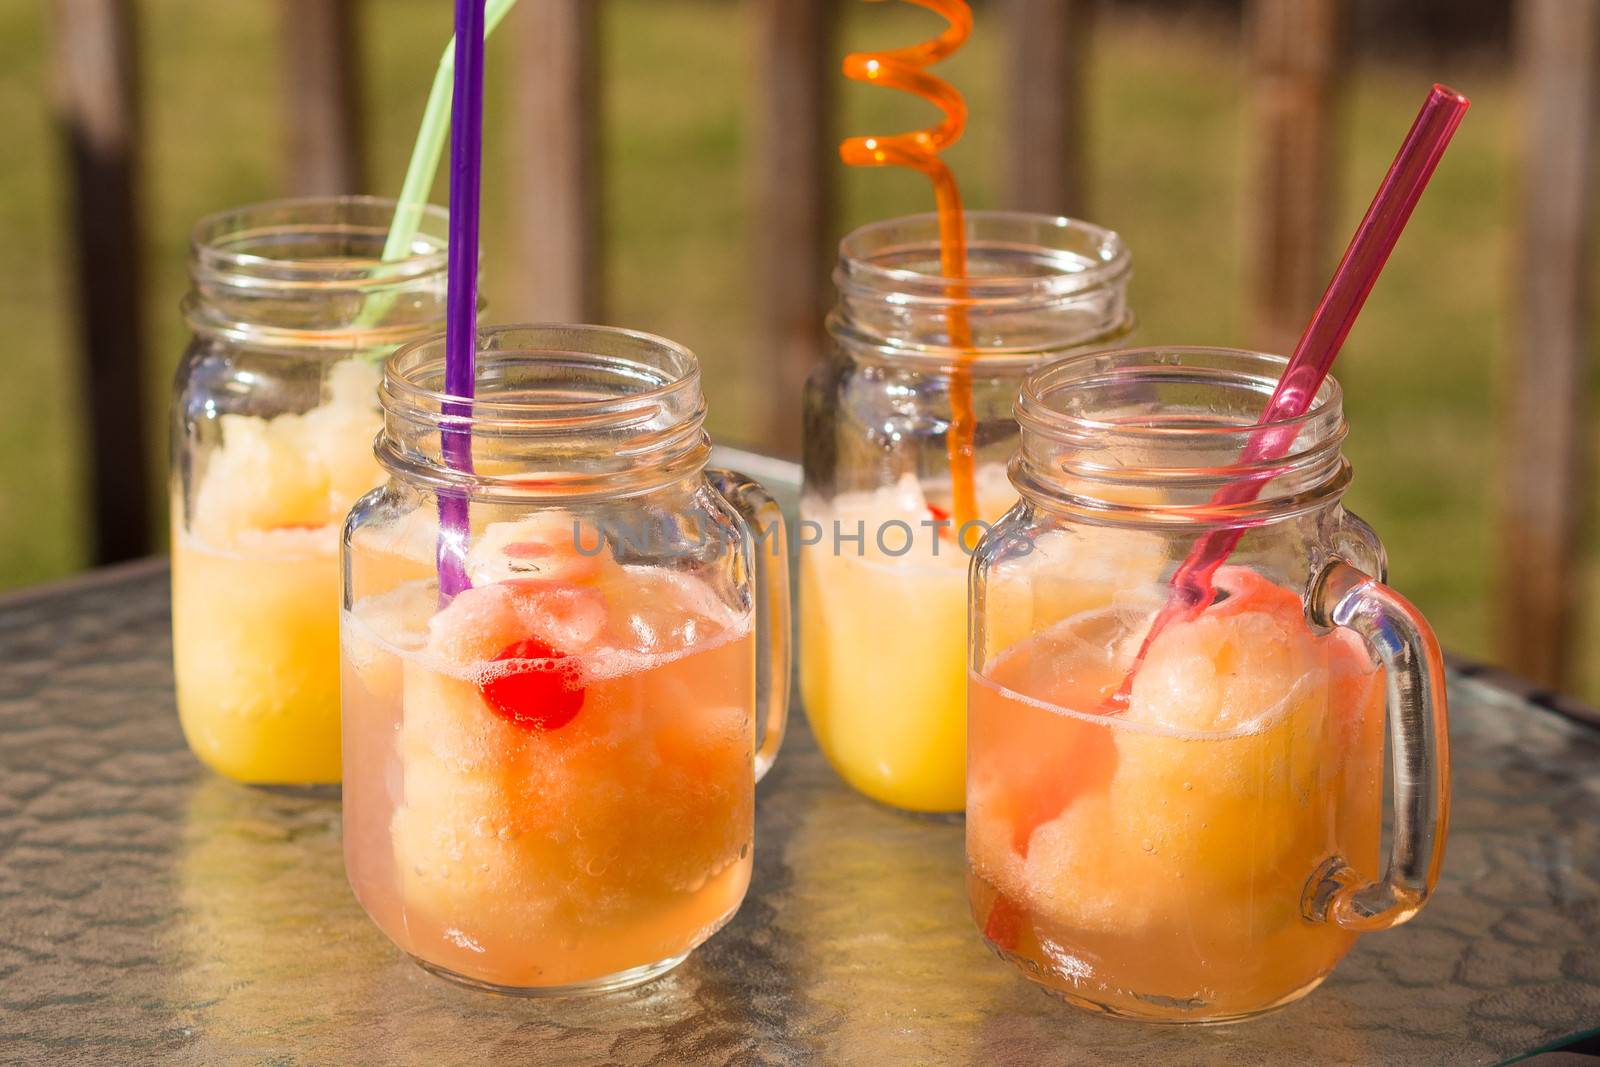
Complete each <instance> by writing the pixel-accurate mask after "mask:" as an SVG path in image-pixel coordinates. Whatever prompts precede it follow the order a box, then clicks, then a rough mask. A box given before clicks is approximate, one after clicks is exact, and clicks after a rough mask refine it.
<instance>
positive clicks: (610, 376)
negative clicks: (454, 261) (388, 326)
mask: <svg viewBox="0 0 1600 1067" xmlns="http://www.w3.org/2000/svg"><path fill="white" fill-rule="evenodd" d="M476 372H477V388H476V390H475V392H476V394H477V395H476V396H473V397H464V396H460V395H458V394H455V393H451V392H449V391H447V390H446V389H444V388H443V383H444V380H445V339H444V335H443V334H435V335H433V336H431V337H427V338H423V339H421V340H418V341H413V342H411V343H410V344H406V345H403V346H401V347H400V348H399V349H398V350H396V352H395V353H394V354H393V355H392V356H390V357H389V358H388V360H386V361H385V363H384V375H383V383H382V385H380V386H379V389H378V398H379V402H380V403H381V405H382V407H383V411H384V431H383V433H382V434H380V435H379V438H378V443H377V456H378V461H379V462H380V463H381V464H383V465H384V466H385V467H386V468H388V469H389V470H390V471H392V472H395V473H397V474H403V475H404V476H405V477H406V478H408V479H409V480H411V481H413V482H416V483H418V484H425V485H433V486H435V487H452V488H453V489H455V490H459V491H463V492H468V493H473V494H479V495H484V496H491V495H495V494H503V493H510V494H514V495H528V494H535V495H567V496H583V495H608V496H616V495H625V494H631V493H637V492H643V491H647V490H649V489H650V488H652V487H654V486H657V485H662V484H666V483H668V482H671V481H675V480H678V479H681V478H682V477H684V476H685V475H687V474H689V473H691V472H693V471H697V470H699V469H701V468H702V467H703V466H704V464H705V459H706V456H707V455H708V454H709V450H710V445H709V442H708V441H707V438H706V434H705V429H704V426H705V415H706V403H705V397H704V396H703V395H702V393H701V391H700V367H699V363H698V361H697V360H696V359H695V357H694V353H693V352H691V351H690V350H689V349H688V348H686V347H685V346H683V345H681V344H678V343H677V342H676V341H671V340H668V339H667V338H665V337H658V336H656V335H654V334H649V333H644V332H642V331H639V330H629V329H623V328H621V327H616V326H594V325H584V324H565V323H530V324H519V323H512V324H504V325H496V326H484V327H480V328H479V329H478V350H477V366H476ZM452 434H470V435H471V437H472V438H473V439H474V440H478V441H482V442H484V443H485V444H486V447H489V448H491V450H494V451H496V452H497V453H498V454H499V456H500V457H501V458H502V459H506V458H509V457H515V459H516V465H515V469H502V470H487V469H478V470H474V469H472V468H471V467H468V468H466V469H459V468H457V467H456V466H455V465H454V464H453V463H452V462H450V461H449V460H448V459H447V458H446V457H445V455H444V452H443V448H444V440H445V438H446V437H448V436H450V435H452Z"/></svg>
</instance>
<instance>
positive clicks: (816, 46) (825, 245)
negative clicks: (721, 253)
mask: <svg viewBox="0 0 1600 1067" xmlns="http://www.w3.org/2000/svg"><path fill="white" fill-rule="evenodd" d="M836 10H837V4H836V3H835V2H834V0H757V3H756V12H757V13H756V18H757V33H758V45H757V49H756V54H757V63H758V64H759V67H758V70H759V74H758V77H757V85H758V90H759V93H760V99H759V104H758V109H759V110H758V111H757V116H756V121H757V127H756V131H755V142H756V181H757V196H756V216H755V218H756V226H755V233H756V256H757V269H756V286H757V293H756V299H757V314H758V322H759V331H760V332H759V334H758V337H759V342H758V345H759V351H760V352H761V355H762V362H763V363H764V364H765V368H764V370H763V372H762V380H763V382H764V385H763V387H762V389H761V393H760V395H761V396H763V397H765V398H767V400H766V402H767V405H768V406H767V409H766V411H765V412H763V413H762V415H763V417H761V418H760V419H759V421H758V422H757V425H765V426H767V427H769V434H768V436H767V439H766V440H763V441H758V442H751V443H752V444H759V445H762V446H765V447H768V448H773V449H776V450H777V451H778V452H779V453H781V454H783V455H788V456H794V455H798V454H799V450H800V396H801V392H802V390H803V387H804V385H805V380H806V376H807V375H808V374H809V373H810V372H811V368H812V367H813V366H815V365H816V363H817V361H818V360H820V359H821V358H822V351H823V337H824V333H823V327H822V319H823V315H824V313H825V312H826V309H827V305H828V301H829V284H828V276H829V270H830V266H831V264H832V262H833V259H834V249H833V247H832V246H831V245H830V243H829V240H828V237H829V222H830V207H831V202H832V196H831V195H830V192H831V187H832V175H833V168H834V166H835V162H834V161H835V160H837V159H838V153H837V146H836V145H834V144H833V143H832V142H831V140H830V138H829V129H830V123H829V117H830V109H831V106H832V101H833V86H834V82H835V80H836V79H837V77H838V74H837V71H836V70H835V65H836V64H835V59H836V57H835V56H834V55H833V53H832V40H833V25H834V15H835V13H836Z"/></svg>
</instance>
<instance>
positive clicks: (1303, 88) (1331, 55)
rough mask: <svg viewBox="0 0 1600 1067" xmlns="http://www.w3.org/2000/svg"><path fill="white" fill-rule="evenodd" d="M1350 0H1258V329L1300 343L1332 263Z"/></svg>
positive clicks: (1252, 26)
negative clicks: (1337, 123) (1337, 127)
mask: <svg viewBox="0 0 1600 1067" xmlns="http://www.w3.org/2000/svg"><path fill="white" fill-rule="evenodd" d="M1343 9H1344V3H1343V0H1250V3H1249V5H1248V7H1247V10H1246V16H1245V17H1246V20H1247V32H1248V34H1249V38H1250V51H1251V56H1252V65H1253V82H1254V86H1253V92H1252V106H1253V110H1254V112H1255V114H1254V118H1253V121H1254V126H1255V138H1254V148H1253V155H1254V160H1253V167H1252V176H1251V181H1252V184H1253V190H1252V195H1251V198H1250V203H1251V206H1252V212H1253V215H1252V222H1251V224H1250V225H1251V234H1250V237H1251V240H1250V262H1249V268H1250V272H1251V273H1250V282H1249V293H1250V301H1251V306H1250V316H1249V321H1250V329H1251V332H1252V335H1253V337H1254V338H1255V343H1256V344H1257V345H1259V346H1260V347H1261V348H1263V349H1264V350H1266V351H1268V352H1280V353H1285V354H1287V353H1288V352H1291V351H1293V350H1294V346H1295V343H1296V342H1297V341H1298V340H1299V339H1300V331H1301V330H1302V329H1303V328H1304V327H1305V324H1306V321H1307V320H1308V319H1310V317H1311V312H1312V311H1313V310H1315V308H1316V306H1317V298H1318V297H1319V296H1320V294H1321V293H1322V290H1323V288H1324V287H1325V286H1326V285H1327V284H1328V279H1329V277H1330V276H1331V275H1332V273H1333V264H1332V263H1331V262H1329V260H1328V235H1329V227H1330V223H1331V220H1332V217H1333V216H1332V213H1333V207H1334V193H1335V189H1334V181H1333V175H1334V169H1335V158H1334V157H1335V152H1334V132H1335V131H1334V120H1335V110H1336V109H1335V97H1336V94H1337V88H1338V86H1337V82H1338V76H1339V53H1340V46H1341V38H1342V37H1343V34H1342V32H1341V22H1342V18H1343V14H1344V11H1343Z"/></svg>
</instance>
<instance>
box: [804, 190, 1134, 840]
mask: <svg viewBox="0 0 1600 1067" xmlns="http://www.w3.org/2000/svg"><path fill="white" fill-rule="evenodd" d="M966 226H967V265H968V273H969V278H968V280H966V281H965V282H963V283H962V284H961V285H960V286H959V287H954V286H952V283H951V279H949V278H945V277H943V276H942V275H941V274H940V273H939V270H940V267H939V263H940V259H939V234H938V224H937V219H936V217H935V216H932V215H927V216H919V217H915V218H907V219H896V220H892V221H889V222H883V223H877V224H874V225H871V226H866V227H864V228H862V229H860V230H857V231H856V232H855V233H852V234H851V235H850V236H849V237H847V238H845V240H844V243H843V244H842V246H841V257H840V265H839V270H838V272H837V273H836V279H837V282H838V286H839V305H838V307H837V309H836V310H835V311H834V313H833V314H832V316H830V318H829V322H828V329H829V333H830V334H831V336H832V338H833V348H832V354H831V358H830V359H829V361H828V362H827V363H826V364H825V365H824V366H822V367H821V368H819V369H818V370H817V372H816V373H815V374H814V375H813V376H812V378H811V380H810V381H809V382H808V383H807V387H806V398H805V491H804V496H803V499H802V503H801V514H802V518H803V519H804V520H805V521H804V523H803V524H802V526H801V528H800V531H799V535H798V536H799V539H800V575H801V578H800V581H801V594H800V626H801V643H800V656H801V660H800V682H801V692H802V697H803V700H804V703H805V707H806V716H807V718H808V720H809V721H810V724H811V728H812V731H813V732H814V733H815V734H816V737H817V741H818V743H819V744H820V745H821V747H822V750H823V752H824V753H825V754H826V755H827V757H828V760H829V761H830V762H831V763H832V764H833V766H834V768H835V769H836V770H838V772H839V773H840V774H841V775H842V776H843V777H844V778H845V780H846V781H848V782H849V783H850V784H851V785H852V786H854V787H855V788H856V789H859V790H860V791H862V792H863V793H865V794H866V795H867V796H869V797H872V798H873V799H875V800H878V801H881V802H883V803H885V804H890V805H893V806H895V807H899V808H905V809H908V810H911V811H919V812H957V811H960V810H961V808H962V805H963V797H964V790H965V737H966V679H965V663H966V656H965V649H966V637H967V621H966V603H967V570H968V564H969V562H970V556H969V554H970V549H971V547H972V546H973V545H974V544H976V542H977V539H978V537H979V536H980V535H981V533H982V531H983V529H984V528H985V525H986V524H987V523H989V522H993V521H994V520H996V519H998V518H999V517H1000V516H1001V515H1002V514H1003V513H1004V512H1005V510H1006V509H1007V508H1008V507H1010V506H1011V504H1012V503H1013V502H1014V501H1015V499H1016V494H1015V492H1014V491H1013V490H1012V488H1011V486H1010V484H1009V482H1008V481H1007V478H1006V473H1005V463H1006V460H1007V459H1008V458H1009V456H1010V454H1011V452H1012V451H1013V450H1014V448H1015V444H1016V433H1017V428H1016V423H1015V421H1014V420H1013V418H1012V413H1011V406H1012V401H1013V399H1014V398H1015V395H1016V390H1017V387H1018V385H1019V383H1020V382H1021V379H1022V375H1023V374H1025V373H1026V372H1027V370H1028V369H1029V368H1030V367H1032V366H1034V365H1035V364H1036V363H1038V362H1039V361H1040V360H1043V359H1047V358H1049V357H1051V356H1055V355H1060V354H1062V353H1064V352H1068V351H1071V350H1073V349H1075V348H1079V347H1080V346H1085V345H1093V344H1096V343H1101V344H1103V343H1105V342H1107V341H1108V340H1110V339H1112V338H1116V337H1119V336H1122V335H1124V334H1125V333H1126V332H1127V331H1128V329H1129V328H1130V325H1131V318H1130V313H1129V311H1128V308H1127V304H1126V287H1127V281H1128V276H1129V269H1130V268H1129V257H1128V253H1127V250H1126V249H1125V248H1124V246H1123V244H1122V242H1121V240H1120V239H1119V238H1118V237H1117V235H1116V234H1114V233H1111V232H1109V231H1107V230H1102V229H1100V228H1098V227H1095V226H1090V225H1088V224H1085V223H1082V222H1076V221H1069V220H1066V219H1061V218H1055V217H1046V216H1037V215H1025V214H1011V213H999V212H971V213H969V214H967V216H966ZM954 314H961V315H963V316H964V317H965V318H964V322H965V323H966V329H968V330H970V335H971V342H972V343H971V345H970V346H968V347H962V348H957V347H954V346H953V345H952V343H951V340H950V333H951V316H952V315H954ZM957 375H961V376H964V377H965V378H966V380H967V385H968V386H969V387H970V393H971V398H972V407H973V411H972V415H973V422H972V438H973V455H972V464H973V467H974V470H973V471H972V474H971V477H972V481H973V485H974V488H975V496H976V508H975V513H974V517H973V518H971V519H966V520H963V519H962V517H961V516H959V515H958V514H956V507H955V503H954V499H953V497H954V494H953V492H952V473H951V463H950V458H949V441H950V435H951V433H952V432H953V431H952V422H953V417H954V410H953V383H954V381H955V378H956V376H957ZM1091 603H1097V601H1093V602H1091ZM1085 606H1091V604H1085Z"/></svg>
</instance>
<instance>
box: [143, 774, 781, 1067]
mask: <svg viewBox="0 0 1600 1067" xmlns="http://www.w3.org/2000/svg"><path fill="white" fill-rule="evenodd" d="M183 820H184V822H183V827H182V835H181V839H182V844H181V848H180V852H179V856H178V861H177V869H176V879H177V883H178V886H177V888H178V894H179V900H180V906H181V918H180V922H179V924H178V928H177V930H176V932H175V933H173V934H172V935H171V937H172V939H173V941H172V943H170V944H167V945H165V946H163V950H164V951H163V954H164V956H165V957H166V958H167V959H168V960H170V961H171V964H172V965H171V968H170V971H169V973H170V974H171V975H172V982H173V988H172V989H170V990H168V991H165V992H164V997H165V999H167V1000H169V1002H170V1003H172V1004H173V1005H175V1007H176V1015H177V1018H176V1019H175V1023H176V1024H177V1029H178V1030H179V1031H180V1032H182V1033H184V1034H185V1035H186V1036H187V1038H188V1041H187V1043H186V1047H185V1049H184V1052H183V1053H182V1055H181V1057H180V1062H196V1063H211V1062H223V1061H229V1062H231V1061H232V1060H234V1059H237V1058H239V1057H241V1056H245V1057H248V1056H251V1055H255V1054H258V1053H259V1054H260V1055H262V1056H266V1055H268V1054H269V1053H273V1054H277V1053H281V1052H282V1051H283V1050H286V1049H300V1050H303V1051H306V1052H308V1054H309V1052H310V1051H311V1050H315V1052H316V1055H317V1056H319V1057H321V1056H324V1055H333V1056H335V1057H336V1058H337V1059H338V1060H339V1061H340V1062H350V1063H365V1062H373V1063H382V1062H398V1061H401V1060H420V1061H425V1062H430V1063H437V1064H447V1063H455V1062H479V1061H481V1059H482V1056H483V1054H484V1052H485V1050H486V1049H487V1048H491V1047H500V1048H504V1049H507V1050H516V1049H530V1048H535V1047H537V1048H541V1049H549V1050H551V1052H552V1054H554V1055H558V1056H560V1055H561V1054H562V1053H563V1050H564V1051H565V1053H566V1054H568V1055H569V1057H570V1058H571V1059H573V1060H580V1059H584V1058H592V1057H594V1056H597V1055H604V1056H605V1057H610V1058H616V1059H618V1060H620V1061H623V1062H636V1061H637V1062H643V1061H648V1060H651V1059H654V1058H657V1057H659V1056H663V1055H664V1056H667V1057H668V1058H669V1059H677V1058H690V1059H699V1058H704V1057H711V1058H716V1055H721V1056H722V1057H723V1058H737V1057H738V1056H739V1054H740V1053H741V1052H749V1051H750V1050H752V1049H754V1048H756V1047H761V1048H766V1049H771V1048H772V1047H774V1044H775V1043H781V1042H783V1041H784V1040H785V1039H784V1031H785V1027H786V1011H787V1008H788V1006H789V1004H790V1003H791V1001H792V990H791V988H790V983H791V978H790V976H789V975H788V973H787V971H786V969H785V968H784V967H783V966H782V965H781V964H782V961H781V960H780V959H778V951H777V949H776V948H775V947H774V944H773V941H772V939H771V938H770V937H768V936H766V935H767V934H769V933H770V931H771V928H772V926H773V925H774V923H773V915H774V909H773V905H772V904H770V903H768V902H766V901H764V900H762V899H759V898H755V897H752V898H751V899H750V900H747V901H746V903H745V906H744V908H743V910H741V912H740V913H739V915H738V916H737V917H736V918H735V919H734V923H733V924H732V925H731V926H730V927H729V928H728V929H725V930H723V931H721V932H720V933H719V934H717V935H716V936H715V937H713V938H712V939H711V941H710V942H709V943H708V944H706V945H705V946H702V947H701V949H699V950H698V951H696V952H695V953H694V954H693V955H692V956H691V957H690V958H689V960H688V961H687V962H686V963H685V964H684V965H683V966H682V967H680V968H678V970H676V971H675V972H673V973H671V974H669V975H667V976H666V977H664V978H662V979H660V980H658V981H655V982H653V983H651V984H649V985H646V986H643V987H641V988H638V989H634V990H626V991H623V992H619V993H611V994H602V995H595V996H589V997H569V998H559V999H554V1000H550V1001H524V1000H519V999H511V998H505V997H497V996H494V995H492V994H488V993H483V992H478V991H474V990H465V989H459V988H456V987H454V986H452V985H450V984H448V983H446V982H444V981H442V980H440V979H438V978H436V977H433V976H431V975H428V974H426V973H424V972H423V971H422V970H421V969H420V968H418V967H417V966H416V965H415V964H414V963H413V962H412V961H411V960H409V959H408V958H406V957H405V955H404V954H403V953H401V952H399V951H398V950H396V949H395V948H394V947H393V946H391V945H390V944H389V942H388V941H387V940H386V939H385V938H384V936H383V935H382V933H381V932H380V931H379V930H378V929H377V928H376V927H375V926H373V925H372V924H371V922H370V921H368V919H367V918H366V916H365V915H364V914H363V913H362V911H361V909H360V907H359V905H358V904H357V903H356V900H355V898H354V896H353V894H352V893H351V891H350V888H349V886H348V885H347V884H346V881H345V875H344V866H343V858H342V851H341V845H340V831H339V805H338V802H337V800H334V799H329V798H327V797H320V798H319V797H312V796H305V795H297V794H283V793H274V792H269V791H264V790H260V789H253V788H249V787H244V786H240V785H238V784H236V783H232V782H227V781H224V780H222V779H219V778H215V777H211V776H205V777H203V778H200V779H197V780H196V781H195V783H194V785H193V787H192V789H191V791H190V793H189V796H188V799H187V804H186V806H185V808H184V813H183ZM778 860H779V857H777V856H769V857H768V863H767V869H766V870H764V871H763V872H762V878H763V880H764V881H765V883H766V884H767V885H769V886H771V887H772V889H773V891H774V892H776V893H778V894H782V893H783V892H784V882H785V880H786V878H787V877H788V875H787V872H784V871H782V870H779V869H778V868H779V867H780V866H781V864H780V863H779V862H778ZM761 862H762V861H761V858H760V854H759V853H758V859H757V863H758V866H759V865H760V864H761ZM714 1054H715V1055H714Z"/></svg>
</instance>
